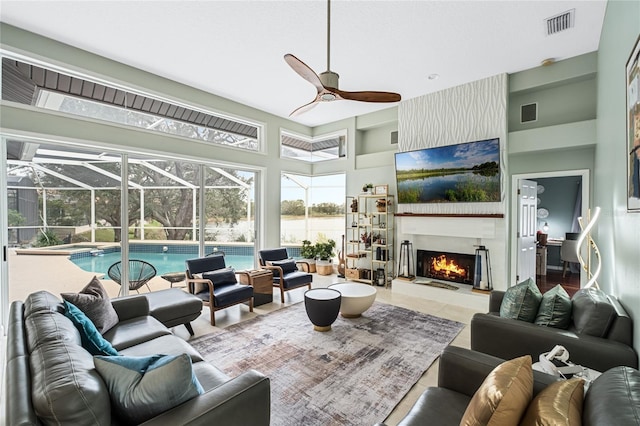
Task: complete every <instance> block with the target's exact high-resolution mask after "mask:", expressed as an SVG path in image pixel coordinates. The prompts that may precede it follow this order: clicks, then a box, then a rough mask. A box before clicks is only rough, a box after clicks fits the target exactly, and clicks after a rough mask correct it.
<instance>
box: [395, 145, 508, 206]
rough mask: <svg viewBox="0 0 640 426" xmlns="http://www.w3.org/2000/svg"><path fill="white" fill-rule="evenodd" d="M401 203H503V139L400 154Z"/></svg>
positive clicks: (397, 181)
mask: <svg viewBox="0 0 640 426" xmlns="http://www.w3.org/2000/svg"><path fill="white" fill-rule="evenodd" d="M395 163H396V183H397V188H398V203H399V204H414V203H456V202H460V203H473V202H499V201H500V200H501V192H500V191H501V185H500V139H498V138H495V139H487V140H482V141H476V142H466V143H459V144H455V145H446V146H438V147H434V148H424V149H419V150H416V151H406V152H398V153H396V159H395Z"/></svg>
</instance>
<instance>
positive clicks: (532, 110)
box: [520, 102, 538, 123]
mask: <svg viewBox="0 0 640 426" xmlns="http://www.w3.org/2000/svg"><path fill="white" fill-rule="evenodd" d="M534 121H538V103H537V102H535V103H532V104H526V105H521V106H520V123H532V122H534Z"/></svg>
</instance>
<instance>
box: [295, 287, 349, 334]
mask: <svg viewBox="0 0 640 426" xmlns="http://www.w3.org/2000/svg"><path fill="white" fill-rule="evenodd" d="M340 299H341V296H340V292H339V291H336V290H331V289H328V288H313V289H311V290H307V291H306V292H305V293H304V307H305V308H306V309H307V316H308V317H309V320H310V321H311V323H312V324H313V329H314V330H316V331H329V330H331V324H333V322H334V321H335V320H336V318H338V312H340Z"/></svg>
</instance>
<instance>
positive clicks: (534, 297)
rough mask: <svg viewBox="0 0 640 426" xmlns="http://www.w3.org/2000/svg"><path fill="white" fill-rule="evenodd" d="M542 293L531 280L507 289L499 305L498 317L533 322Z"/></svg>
mask: <svg viewBox="0 0 640 426" xmlns="http://www.w3.org/2000/svg"><path fill="white" fill-rule="evenodd" d="M541 301H542V293H540V290H538V286H537V285H536V283H535V282H534V281H533V280H532V279H531V278H529V279H527V280H526V281H523V282H521V283H520V284H516V285H514V286H513V287H509V289H507V291H506V292H505V294H504V298H503V299H502V304H501V305H500V316H501V317H503V318H511V319H515V320H520V321H527V322H533V321H534V320H535V319H536V315H537V314H538V307H539V306H540V302H541Z"/></svg>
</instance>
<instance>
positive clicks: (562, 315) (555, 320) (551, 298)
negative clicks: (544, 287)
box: [536, 284, 571, 329]
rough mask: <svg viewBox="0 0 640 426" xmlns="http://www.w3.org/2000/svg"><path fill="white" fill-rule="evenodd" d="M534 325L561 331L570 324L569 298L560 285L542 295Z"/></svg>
mask: <svg viewBox="0 0 640 426" xmlns="http://www.w3.org/2000/svg"><path fill="white" fill-rule="evenodd" d="M536 324H538V325H542V326H545V327H554V328H562V329H567V328H568V327H569V324H571V298H570V297H569V294H568V293H567V292H566V291H565V289H564V288H562V286H561V285H560V284H558V285H556V286H555V287H553V288H552V289H551V290H548V291H547V292H546V293H545V294H543V295H542V302H540V307H539V308H538V315H537V316H536Z"/></svg>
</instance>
